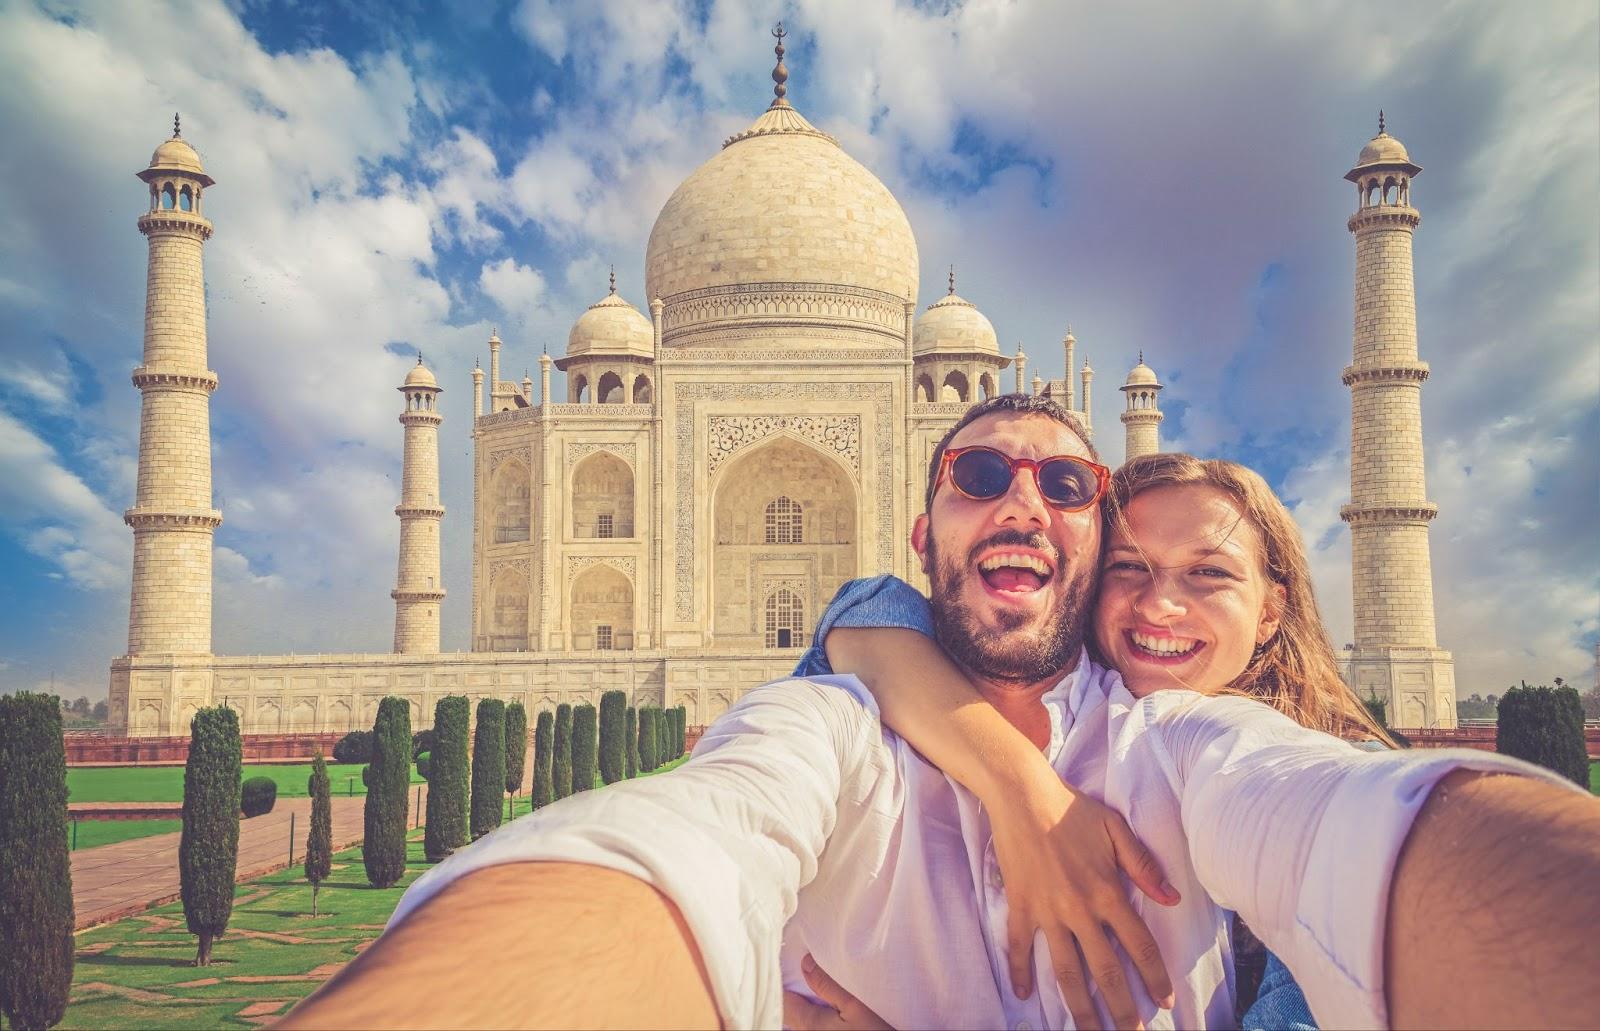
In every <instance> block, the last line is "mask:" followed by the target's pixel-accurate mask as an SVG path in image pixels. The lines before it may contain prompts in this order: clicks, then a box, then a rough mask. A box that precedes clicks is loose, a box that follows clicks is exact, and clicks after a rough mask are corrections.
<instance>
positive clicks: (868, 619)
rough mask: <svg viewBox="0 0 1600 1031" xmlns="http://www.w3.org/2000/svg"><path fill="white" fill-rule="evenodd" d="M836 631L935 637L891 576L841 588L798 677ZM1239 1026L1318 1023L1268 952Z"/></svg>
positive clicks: (917, 602)
mask: <svg viewBox="0 0 1600 1031" xmlns="http://www.w3.org/2000/svg"><path fill="white" fill-rule="evenodd" d="M836 626H846V627H902V628H904V629H907V630H915V631H917V632H918V633H921V634H926V635H927V636H929V637H932V636H933V610H932V608H930V607H929V605H928V599H927V598H925V597H923V595H922V592H921V591H918V590H917V589H916V588H915V587H912V586H911V585H910V584H908V583H906V582H905V581H904V580H901V579H899V578H898V577H895V576H891V575H884V576H872V577H866V578H863V579H860V580H851V581H848V582H847V583H845V584H844V586H842V587H840V588H839V591H838V593H837V594H835V595H834V596H833V601H831V602H829V603H828V608H827V611H825V612H824V613H823V614H822V618H821V619H820V620H818V622H817V630H816V633H815V635H813V637H812V639H811V647H810V648H808V649H807V650H806V653H805V654H804V655H803V656H801V657H800V663H799V665H797V666H795V670H794V674H795V676H797V677H805V676H817V675H823V674H829V673H832V672H833V667H832V666H830V665H829V664H828V655H827V652H826V651H824V649H823V641H825V640H826V639H827V636H828V632H829V631H830V630H832V629H833V628H834V627H836ZM1241 1026H1242V1027H1244V1028H1246V1029H1277V1028H1281V1029H1285V1031H1316V1028H1317V1024H1316V1020H1315V1019H1314V1018H1313V1017H1312V1015H1311V1007H1310V1006H1309V1005H1308V1004H1307V1002H1306V997H1305V993H1304V992H1302V991H1301V990H1300V986H1299V985H1298V984H1296V983H1295V980H1294V975H1292V974H1290V973H1289V968H1288V967H1286V966H1284V965H1283V963H1282V961H1280V960H1279V959H1278V957H1277V956H1274V955H1273V954H1272V953H1271V952H1268V953H1267V963H1266V969H1265V972H1264V973H1263V975H1262V978H1261V990H1260V992H1259V993H1257V995H1256V1001H1255V1002H1254V1004H1252V1005H1251V1007H1250V1009H1248V1010H1247V1011H1246V1012H1245V1015H1244V1018H1243V1022H1242V1024H1241Z"/></svg>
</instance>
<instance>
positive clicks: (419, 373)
mask: <svg viewBox="0 0 1600 1031" xmlns="http://www.w3.org/2000/svg"><path fill="white" fill-rule="evenodd" d="M438 385H439V381H438V380H436V379H434V378H433V373H431V372H429V371H428V367H427V366H426V365H423V364H422V355H420V354H419V355H417V364H415V365H413V366H412V367H411V371H410V372H408V373H406V386H408V387H437V386H438Z"/></svg>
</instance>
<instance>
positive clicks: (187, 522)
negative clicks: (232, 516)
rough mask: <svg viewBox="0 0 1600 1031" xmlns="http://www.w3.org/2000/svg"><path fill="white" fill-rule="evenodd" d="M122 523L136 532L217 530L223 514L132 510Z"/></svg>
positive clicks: (205, 510)
mask: <svg viewBox="0 0 1600 1031" xmlns="http://www.w3.org/2000/svg"><path fill="white" fill-rule="evenodd" d="M122 521H123V522H125V523H127V524H128V525H129V526H131V527H133V528H134V529H135V530H215V529H216V528H217V527H218V526H221V525H222V513H221V512H218V511H217V510H216V509H214V508H161V509H156V508H130V509H128V510H127V511H126V512H124V513H122Z"/></svg>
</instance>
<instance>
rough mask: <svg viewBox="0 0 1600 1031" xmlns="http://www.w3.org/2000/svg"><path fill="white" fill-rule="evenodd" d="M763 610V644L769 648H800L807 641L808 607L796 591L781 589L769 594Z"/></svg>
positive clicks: (762, 607)
mask: <svg viewBox="0 0 1600 1031" xmlns="http://www.w3.org/2000/svg"><path fill="white" fill-rule="evenodd" d="M761 609H762V617H763V618H762V624H763V625H762V636H763V638H764V640H763V642H762V643H763V644H765V645H766V646H767V647H768V648H799V647H801V646H802V644H803V643H804V642H805V640H806V636H807V635H806V629H807V623H806V606H805V602H804V601H802V600H801V598H800V595H799V593H798V592H796V591H792V590H790V589H789V588H787V587H779V588H776V589H775V590H772V591H769V592H768V593H767V600H766V603H765V604H764V605H762V606H761Z"/></svg>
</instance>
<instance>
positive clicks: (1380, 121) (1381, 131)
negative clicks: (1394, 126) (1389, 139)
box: [1378, 107, 1388, 136]
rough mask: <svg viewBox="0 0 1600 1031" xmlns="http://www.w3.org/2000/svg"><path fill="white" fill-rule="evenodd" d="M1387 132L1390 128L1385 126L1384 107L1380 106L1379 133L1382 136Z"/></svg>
mask: <svg viewBox="0 0 1600 1031" xmlns="http://www.w3.org/2000/svg"><path fill="white" fill-rule="evenodd" d="M1386 132H1388V130H1387V129H1385V128H1384V127H1383V108H1381V107H1380V108H1378V135H1379V136H1382V135H1383V134H1384V133H1386Z"/></svg>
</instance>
